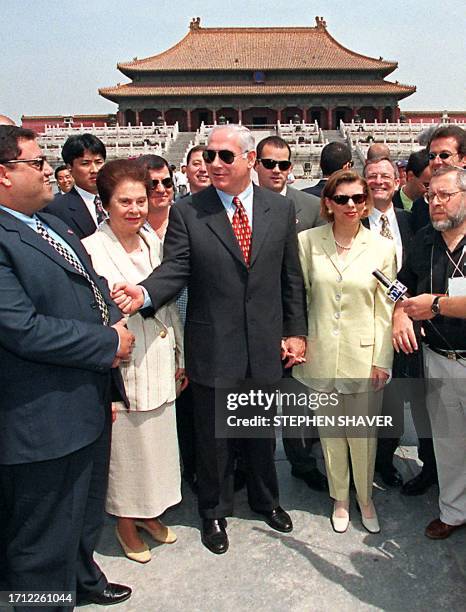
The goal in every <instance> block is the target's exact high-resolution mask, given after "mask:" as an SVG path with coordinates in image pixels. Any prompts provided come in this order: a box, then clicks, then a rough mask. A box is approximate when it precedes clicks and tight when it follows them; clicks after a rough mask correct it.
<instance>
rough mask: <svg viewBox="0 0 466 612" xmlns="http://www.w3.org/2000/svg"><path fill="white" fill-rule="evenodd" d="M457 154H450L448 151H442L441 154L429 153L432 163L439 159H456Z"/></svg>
mask: <svg viewBox="0 0 466 612" xmlns="http://www.w3.org/2000/svg"><path fill="white" fill-rule="evenodd" d="M456 155H457V153H449V152H448V151H442V152H441V153H429V159H430V161H433V160H434V159H436V158H437V157H439V158H440V159H449V158H450V157H456Z"/></svg>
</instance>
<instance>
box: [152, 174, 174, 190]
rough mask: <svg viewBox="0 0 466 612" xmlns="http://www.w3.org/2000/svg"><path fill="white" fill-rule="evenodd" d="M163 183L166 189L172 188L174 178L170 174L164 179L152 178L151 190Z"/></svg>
mask: <svg viewBox="0 0 466 612" xmlns="http://www.w3.org/2000/svg"><path fill="white" fill-rule="evenodd" d="M159 183H161V184H162V185H163V187H165V189H171V187H173V179H172V178H171V177H170V176H167V177H166V178H164V179H152V180H151V190H152V191H153V190H154V189H157V187H158V184H159Z"/></svg>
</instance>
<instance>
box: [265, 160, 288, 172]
mask: <svg viewBox="0 0 466 612" xmlns="http://www.w3.org/2000/svg"><path fill="white" fill-rule="evenodd" d="M257 161H258V162H260V163H261V164H262V165H263V166H264V168H265V169H266V170H273V169H274V168H275V166H278V169H279V170H281V171H282V172H284V171H285V170H289V169H290V168H291V162H290V161H289V160H287V159H284V160H282V161H277V160H276V159H269V158H266V157H262V158H260V159H258V160H257Z"/></svg>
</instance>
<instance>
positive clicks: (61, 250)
mask: <svg viewBox="0 0 466 612" xmlns="http://www.w3.org/2000/svg"><path fill="white" fill-rule="evenodd" d="M36 227H37V232H38V234H39V235H40V236H42V238H43V239H44V240H46V241H47V242H48V243H49V244H50V245H51V246H52V247H53V248H54V249H55V250H56V251H57V253H58V254H59V255H61V256H62V257H64V258H65V259H66V261H67V262H68V263H69V264H71V265H72V266H73V268H74V269H75V270H76V272H78V273H79V274H81V276H84V278H85V279H86V280H87V282H88V283H89V284H90V286H91V289H92V293H93V294H94V297H95V301H96V302H97V306H98V308H99V310H100V314H101V317H102V323H103V324H104V325H108V324H109V322H110V314H109V312H108V306H107V304H106V303H105V299H104V296H103V295H102V293H101V292H100V289H99V288H98V287H97V285H96V284H95V283H94V281H93V280H92V278H91V277H90V276H89V274H88V273H87V272H86V269H85V268H84V266H83V265H82V263H81V262H80V261H79V260H78V259H76V257H75V256H74V255H73V254H72V253H71V252H70V251H68V249H66V248H65V247H64V246H63V245H61V244H60V243H59V242H57V241H56V240H55V239H54V238H52V236H51V235H50V234H49V233H48V231H47V230H46V229H45V227H44V226H43V225H42V223H41V222H40V221H39V219H36Z"/></svg>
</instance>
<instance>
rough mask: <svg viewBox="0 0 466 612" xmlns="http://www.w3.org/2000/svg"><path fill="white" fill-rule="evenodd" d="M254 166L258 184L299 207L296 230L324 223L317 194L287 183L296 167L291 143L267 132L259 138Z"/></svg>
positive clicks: (297, 209) (296, 208)
mask: <svg viewBox="0 0 466 612" xmlns="http://www.w3.org/2000/svg"><path fill="white" fill-rule="evenodd" d="M256 154H257V159H256V163H255V166H254V168H255V170H256V172H257V177H258V179H259V185H260V186H261V187H264V188H265V189H270V190H271V191H275V193H279V194H280V195H282V196H286V197H287V198H289V199H290V200H291V201H292V202H293V204H294V207H295V210H296V231H297V232H302V231H303V230H306V229H310V228H311V227H317V226H318V225H324V224H325V221H324V220H323V219H322V218H321V216H320V200H319V198H318V197H316V196H314V195H311V194H308V193H304V192H303V191H299V190H298V189H294V188H293V187H290V186H289V185H287V179H288V175H289V173H290V172H291V171H292V169H293V164H292V163H291V149H290V146H289V144H288V143H287V142H286V141H285V140H283V138H280V137H279V136H268V137H267V138H264V139H263V140H261V141H260V142H259V144H258V145H257V149H256Z"/></svg>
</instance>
